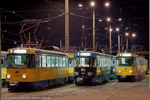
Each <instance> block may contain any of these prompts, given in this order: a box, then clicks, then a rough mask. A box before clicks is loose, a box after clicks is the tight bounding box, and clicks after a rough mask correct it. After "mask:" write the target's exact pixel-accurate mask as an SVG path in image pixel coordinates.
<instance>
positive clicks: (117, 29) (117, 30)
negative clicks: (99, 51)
mask: <svg viewBox="0 0 150 100" xmlns="http://www.w3.org/2000/svg"><path fill="white" fill-rule="evenodd" d="M119 31H120V29H119V27H117V28H116V32H119ZM118 53H120V33H118Z"/></svg>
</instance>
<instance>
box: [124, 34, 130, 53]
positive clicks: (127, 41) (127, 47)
mask: <svg viewBox="0 0 150 100" xmlns="http://www.w3.org/2000/svg"><path fill="white" fill-rule="evenodd" d="M125 36H126V37H127V38H126V51H128V36H129V33H125Z"/></svg>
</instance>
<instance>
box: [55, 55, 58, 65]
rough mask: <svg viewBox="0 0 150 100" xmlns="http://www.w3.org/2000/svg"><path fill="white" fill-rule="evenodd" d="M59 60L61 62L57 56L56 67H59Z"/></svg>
mask: <svg viewBox="0 0 150 100" xmlns="http://www.w3.org/2000/svg"><path fill="white" fill-rule="evenodd" d="M58 62H59V59H58V57H56V58H55V64H56V67H58Z"/></svg>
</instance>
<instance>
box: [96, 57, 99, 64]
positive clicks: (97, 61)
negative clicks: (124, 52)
mask: <svg viewBox="0 0 150 100" xmlns="http://www.w3.org/2000/svg"><path fill="white" fill-rule="evenodd" d="M96 66H99V57H97V58H96Z"/></svg>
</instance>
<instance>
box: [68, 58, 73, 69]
mask: <svg viewBox="0 0 150 100" xmlns="http://www.w3.org/2000/svg"><path fill="white" fill-rule="evenodd" d="M72 61H73V60H72V59H70V58H69V59H68V62H69V67H72Z"/></svg>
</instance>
